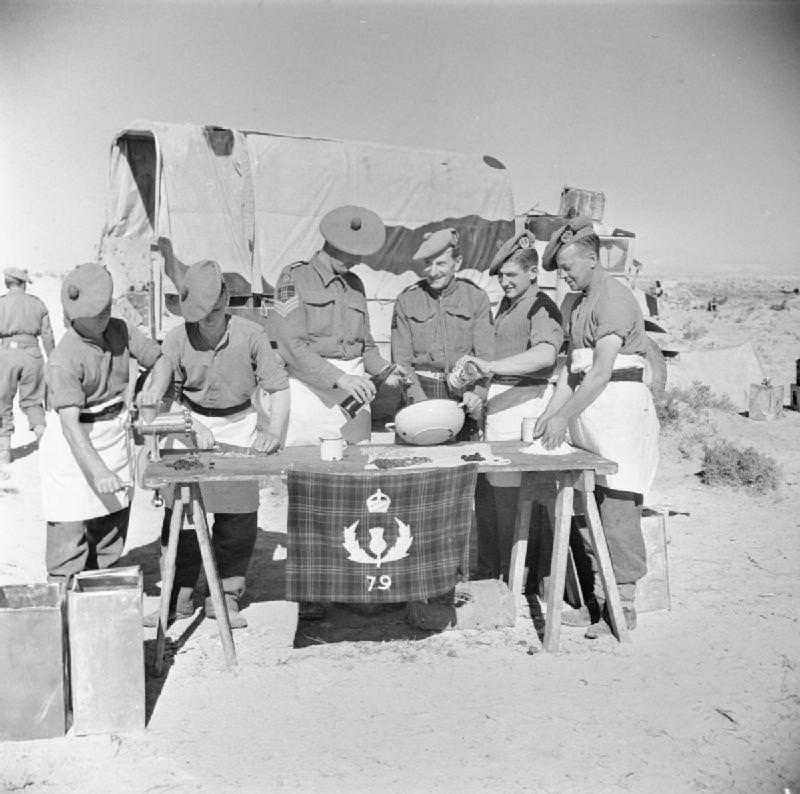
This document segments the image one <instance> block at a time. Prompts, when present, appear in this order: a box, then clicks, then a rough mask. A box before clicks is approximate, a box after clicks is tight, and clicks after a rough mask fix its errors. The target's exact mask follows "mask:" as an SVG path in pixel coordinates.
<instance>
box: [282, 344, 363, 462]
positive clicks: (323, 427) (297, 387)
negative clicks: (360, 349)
mask: <svg viewBox="0 0 800 794" xmlns="http://www.w3.org/2000/svg"><path fill="white" fill-rule="evenodd" d="M326 360H327V361H329V362H330V363H331V364H333V365H334V366H335V367H336V368H337V369H340V370H341V371H342V372H345V373H347V374H348V375H364V374H365V373H364V359H362V358H361V357H358V358H351V359H349V360H347V361H343V360H340V359H336V358H329V359H326ZM289 394H290V398H291V409H290V411H289V429H288V431H287V433H286V446H287V447H296V446H300V445H302V444H319V439H320V436H323V435H338V434H339V433H341V435H342V436H344V438H345V440H346V441H348V442H350V443H351V444H357V443H358V442H359V441H364V440H365V439H369V435H370V431H371V429H372V415H371V414H370V410H369V405H365V406H364V407H363V408H361V409H360V410H359V411H358V413H357V414H356V415H355V416H354V417H353V418H352V419H349V418H348V417H347V416H345V414H344V413H343V412H342V409H341V408H339V403H340V402H341V401H342V400H344V399H345V397H347V392H344V391H342V390H341V389H318V388H316V387H315V386H309V385H308V384H307V383H304V382H303V381H301V380H298V379H297V378H293V377H291V376H289Z"/></svg>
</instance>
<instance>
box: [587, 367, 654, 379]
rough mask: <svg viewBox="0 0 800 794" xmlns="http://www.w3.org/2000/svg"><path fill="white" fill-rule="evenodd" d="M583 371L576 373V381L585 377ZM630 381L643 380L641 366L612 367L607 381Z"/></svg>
mask: <svg viewBox="0 0 800 794" xmlns="http://www.w3.org/2000/svg"><path fill="white" fill-rule="evenodd" d="M585 375H586V373H585V372H579V373H578V383H580V382H581V381H582V380H583V378H584V377H585ZM612 380H613V381H630V382H633V383H642V382H643V381H644V369H642V367H626V368H625V369H612V370H611V377H610V378H609V381H612Z"/></svg>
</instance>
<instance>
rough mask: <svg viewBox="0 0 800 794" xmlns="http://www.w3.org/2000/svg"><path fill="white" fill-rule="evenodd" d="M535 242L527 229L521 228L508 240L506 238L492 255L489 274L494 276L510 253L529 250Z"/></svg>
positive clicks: (509, 256)
mask: <svg viewBox="0 0 800 794" xmlns="http://www.w3.org/2000/svg"><path fill="white" fill-rule="evenodd" d="M535 242H536V238H535V237H534V236H533V234H532V233H531V232H529V231H528V230H527V229H523V230H522V231H521V232H520V233H519V234H517V235H515V236H514V237H512V238H511V239H510V240H506V241H505V242H504V243H503V244H502V245H501V246H500V248H498V249H497V253H496V254H495V255H494V258H493V259H492V263H491V264H490V265H489V275H490V276H496V275H497V272H498V271H499V270H500V268H501V267H502V266H503V265H504V264H505V263H506V262H507V261H508V260H509V259H510V258H511V255H512V254H515V253H516V252H517V251H527V250H530V249H531V248H533V244H534V243H535ZM534 250H535V249H534Z"/></svg>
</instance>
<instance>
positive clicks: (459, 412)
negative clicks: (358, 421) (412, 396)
mask: <svg viewBox="0 0 800 794" xmlns="http://www.w3.org/2000/svg"><path fill="white" fill-rule="evenodd" d="M465 418H466V417H465V414H464V409H463V408H461V406H460V405H459V404H458V403H457V402H456V401H455V400H425V401H424V402H419V403H414V405H408V406H406V407H405V408H402V409H401V410H399V411H398V412H397V416H395V418H394V422H389V423H388V424H387V425H386V429H387V430H394V432H395V433H396V434H397V435H398V436H399V437H400V438H401V439H402V440H403V441H405V442H406V444H415V445H417V446H430V445H433V444H444V443H445V442H447V441H452V440H453V439H454V438H455V437H456V436H457V435H458V433H459V431H460V430H461V428H462V427H463V426H464V419H465Z"/></svg>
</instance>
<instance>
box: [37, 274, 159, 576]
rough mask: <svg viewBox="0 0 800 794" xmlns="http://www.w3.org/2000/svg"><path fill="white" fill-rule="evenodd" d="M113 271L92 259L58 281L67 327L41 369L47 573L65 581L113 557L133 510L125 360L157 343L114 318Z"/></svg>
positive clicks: (154, 357) (143, 361)
mask: <svg viewBox="0 0 800 794" xmlns="http://www.w3.org/2000/svg"><path fill="white" fill-rule="evenodd" d="M112 286H113V285H112V282H111V276H110V274H109V273H108V271H107V270H106V269H105V268H104V267H102V266H101V265H98V264H94V263H90V264H86V265H79V266H78V267H76V268H75V269H74V270H72V271H71V272H70V273H69V274H68V275H67V277H66V278H65V279H64V282H63V284H62V287H61V304H62V306H63V309H64V319H65V321H66V322H67V323H68V328H67V330H66V332H65V333H64V336H63V337H62V338H61V341H60V342H59V343H58V345H57V346H56V348H55V350H54V351H53V354H52V355H51V356H50V358H49V360H48V362H47V366H46V367H45V380H46V383H47V408H48V411H51V412H52V413H51V420H50V421H49V422H48V423H47V427H46V430H45V432H44V435H43V436H42V440H41V443H40V450H39V467H40V472H41V480H42V506H43V512H44V517H45V519H46V521H47V560H46V562H47V574H48V579H49V580H50V581H55V582H61V583H63V584H64V585H67V584H68V583H69V580H70V578H71V577H72V576H73V575H74V574H76V573H79V572H80V571H82V570H84V569H93V568H107V567H109V566H110V565H113V564H114V563H116V562H117V560H119V558H120V556H121V555H122V550H123V546H124V545H125V536H126V534H127V531H128V518H129V511H130V497H131V493H132V486H131V479H132V478H131V461H130V456H129V450H128V444H127V433H126V422H127V418H128V410H127V406H126V405H125V398H126V393H127V390H128V377H129V362H130V359H131V357H133V358H134V359H136V360H137V361H138V363H139V364H140V365H141V366H143V367H145V368H146V369H149V368H150V367H152V366H153V365H154V364H155V363H156V362H157V361H158V360H159V358H160V356H161V350H160V348H159V346H158V344H157V343H156V342H154V341H153V340H152V339H148V338H147V337H146V336H144V334H142V333H141V332H139V331H137V330H136V329H135V328H134V327H133V326H131V325H129V324H128V323H127V322H125V321H124V320H120V319H118V318H116V317H111V294H112Z"/></svg>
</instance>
